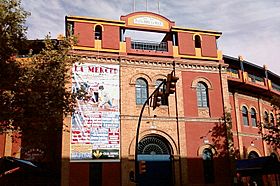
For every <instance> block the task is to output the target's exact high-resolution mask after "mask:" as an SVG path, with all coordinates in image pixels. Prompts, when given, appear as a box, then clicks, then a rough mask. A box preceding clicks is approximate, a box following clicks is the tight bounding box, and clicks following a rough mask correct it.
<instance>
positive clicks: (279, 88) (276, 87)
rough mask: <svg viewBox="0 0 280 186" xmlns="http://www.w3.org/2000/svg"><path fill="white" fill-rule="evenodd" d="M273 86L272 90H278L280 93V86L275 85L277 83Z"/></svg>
mask: <svg viewBox="0 0 280 186" xmlns="http://www.w3.org/2000/svg"><path fill="white" fill-rule="evenodd" d="M271 85H272V89H273V90H277V91H279V92H280V85H277V84H275V83H271Z"/></svg>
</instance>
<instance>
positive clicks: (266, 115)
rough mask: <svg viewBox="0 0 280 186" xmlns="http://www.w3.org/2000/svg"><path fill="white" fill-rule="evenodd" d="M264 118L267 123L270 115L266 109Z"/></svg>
mask: <svg viewBox="0 0 280 186" xmlns="http://www.w3.org/2000/svg"><path fill="white" fill-rule="evenodd" d="M263 120H264V123H266V124H268V123H269V117H268V113H267V112H266V111H264V116H263Z"/></svg>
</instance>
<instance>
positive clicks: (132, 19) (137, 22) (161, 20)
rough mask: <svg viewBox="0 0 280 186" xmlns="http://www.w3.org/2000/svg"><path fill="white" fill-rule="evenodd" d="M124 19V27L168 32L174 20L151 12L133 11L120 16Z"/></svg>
mask: <svg viewBox="0 0 280 186" xmlns="http://www.w3.org/2000/svg"><path fill="white" fill-rule="evenodd" d="M121 20H122V21H125V27H126V28H131V29H139V30H156V31H163V32H169V31H170V29H171V27H172V26H174V25H175V22H173V21H170V20H169V19H167V18H165V17H163V16H161V15H159V14H155V13H152V12H133V13H131V14H128V15H126V16H121Z"/></svg>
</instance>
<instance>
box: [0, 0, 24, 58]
mask: <svg viewBox="0 0 280 186" xmlns="http://www.w3.org/2000/svg"><path fill="white" fill-rule="evenodd" d="M20 3H21V2H20V1H19V0H1V1H0V43H1V47H0V57H1V58H0V59H1V63H2V62H6V61H7V60H8V59H9V58H10V57H11V55H12V54H14V53H16V52H17V50H18V49H19V48H20V47H21V46H22V44H23V41H24V40H25V39H26V31H27V27H26V26H25V21H26V18H27V16H28V15H29V13H28V12H26V11H25V10H24V9H23V8H22V7H21V6H20Z"/></svg>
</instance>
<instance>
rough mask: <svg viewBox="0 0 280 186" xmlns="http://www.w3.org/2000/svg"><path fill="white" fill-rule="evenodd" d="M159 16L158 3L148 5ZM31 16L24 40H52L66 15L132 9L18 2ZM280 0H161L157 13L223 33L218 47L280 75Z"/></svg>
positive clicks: (77, 0)
mask: <svg viewBox="0 0 280 186" xmlns="http://www.w3.org/2000/svg"><path fill="white" fill-rule="evenodd" d="M135 2H136V5H135V7H136V11H141V10H146V0H135ZM147 2H148V10H149V11H153V12H155V13H157V12H158V0H156V1H155V0H153V1H149V0H148V1H147ZM22 4H23V6H24V8H25V9H26V10H28V11H30V12H31V16H30V17H29V18H28V20H27V24H28V27H29V30H28V38H30V39H35V38H44V36H45V35H46V34H47V33H48V32H51V33H52V36H53V37H56V36H57V35H58V34H60V33H64V17H65V16H66V15H78V16H89V17H100V18H108V19H115V20H118V19H119V17H120V16H121V15H126V14H128V13H130V12H131V11H132V10H133V0H74V1H73V0H40V1H38V0H22ZM279 8H280V1H279V0H266V1H263V0H254V1H252V0H231V1H224V0H208V1H205V0H181V1H168V0H161V1H160V13H161V14H162V15H163V16H165V17H167V18H168V19H170V20H172V21H175V22H176V25H177V26H185V27H193V28H199V29H212V30H217V31H221V32H222V33H223V35H222V37H221V38H220V39H219V49H221V50H223V51H224V53H225V54H227V55H230V56H233V57H237V56H238V55H240V54H242V55H243V56H244V57H245V59H247V60H248V61H250V62H252V63H255V64H257V65H259V66H263V64H267V65H268V67H269V69H270V70H271V71H273V72H275V73H277V74H279V75H280V62H278V60H279V57H278V55H277V54H278V50H279V47H280V32H279V28H280V11H279Z"/></svg>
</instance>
